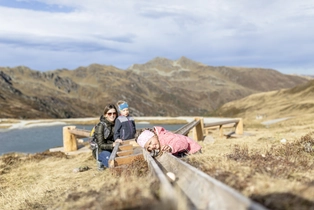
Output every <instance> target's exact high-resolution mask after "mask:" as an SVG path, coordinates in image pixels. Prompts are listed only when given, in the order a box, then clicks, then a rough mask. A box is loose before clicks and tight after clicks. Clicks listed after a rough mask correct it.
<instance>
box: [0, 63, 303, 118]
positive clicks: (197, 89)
mask: <svg viewBox="0 0 314 210" xmlns="http://www.w3.org/2000/svg"><path fill="white" fill-rule="evenodd" d="M307 81H308V79H307V78H304V77H300V76H296V75H285V74H281V73H280V72H278V71H275V70H272V69H261V68H240V67H224V66H221V67H213V66H207V65H204V64H202V63H198V62H195V61H192V60H190V59H188V58H185V57H181V58H180V59H178V60H175V61H173V60H169V59H166V58H159V57H157V58H155V59H153V60H151V61H149V62H147V63H145V64H134V65H132V66H131V67H129V68H128V69H127V70H121V69H118V68H116V67H114V66H106V65H99V64H91V65H89V66H87V67H79V68H77V69H74V70H68V69H58V70H54V71H47V72H39V71H34V70H31V69H29V68H27V67H23V66H19V67H15V68H8V67H0V85H1V87H0V106H1V111H0V118H22V119H24V118H25V119H36V118H75V117H94V116H98V115H100V114H101V113H102V110H103V108H104V106H105V105H106V104H107V103H116V102H117V101H118V100H126V101H127V102H128V103H129V105H130V108H131V112H132V115H134V116H198V115H202V116H208V115H211V114H213V113H214V112H215V111H216V110H217V109H218V108H219V107H220V106H222V105H223V104H225V103H227V102H230V101H233V100H237V99H241V98H243V97H246V96H248V95H251V94H253V93H259V92H265V91H271V90H280V89H285V88H292V87H294V86H296V85H299V84H304V83H306V82H307Z"/></svg>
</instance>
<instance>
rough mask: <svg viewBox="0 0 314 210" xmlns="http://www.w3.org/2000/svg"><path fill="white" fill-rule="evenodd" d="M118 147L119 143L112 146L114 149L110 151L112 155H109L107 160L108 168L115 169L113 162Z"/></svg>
mask: <svg viewBox="0 0 314 210" xmlns="http://www.w3.org/2000/svg"><path fill="white" fill-rule="evenodd" d="M119 146H120V143H119V142H117V143H116V144H115V146H114V148H113V150H112V153H111V155H110V158H109V161H108V162H109V164H108V165H109V168H113V167H115V162H114V159H115V157H116V156H117V152H118V150H119Z"/></svg>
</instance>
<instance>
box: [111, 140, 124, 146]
mask: <svg viewBox="0 0 314 210" xmlns="http://www.w3.org/2000/svg"><path fill="white" fill-rule="evenodd" d="M118 142H119V143H121V142H122V139H116V140H115V141H114V142H113V144H112V145H113V146H116V143H118Z"/></svg>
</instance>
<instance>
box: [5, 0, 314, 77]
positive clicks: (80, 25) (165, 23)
mask: <svg viewBox="0 0 314 210" xmlns="http://www.w3.org/2000/svg"><path fill="white" fill-rule="evenodd" d="M182 56H184V57H187V58H189V59H191V60H194V61H196V62H200V63H203V64H205V65H209V66H237V67H254V68H270V69H275V70H277V71H279V72H281V73H283V74H304V75H314V1H313V0H302V1H297V0H193V1H191V0H147V1H145V0H116V1H109V0H88V1H86V0H0V66H2V67H16V66H27V67H29V68H31V69H33V70H36V71H43V72H44V71H50V70H56V69H63V68H66V69H69V70H72V69H76V68H78V67H80V66H89V65H90V64H95V63H97V64H101V65H112V66H115V67H117V68H119V69H127V68H128V67H130V66H131V65H133V64H144V63H146V62H148V61H150V60H152V59H154V58H156V57H162V58H167V59H170V60H178V59H179V58H180V57H182Z"/></svg>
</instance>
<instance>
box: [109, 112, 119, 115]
mask: <svg viewBox="0 0 314 210" xmlns="http://www.w3.org/2000/svg"><path fill="white" fill-rule="evenodd" d="M116 114H117V113H116V112H107V115H108V116H111V115H116Z"/></svg>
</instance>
